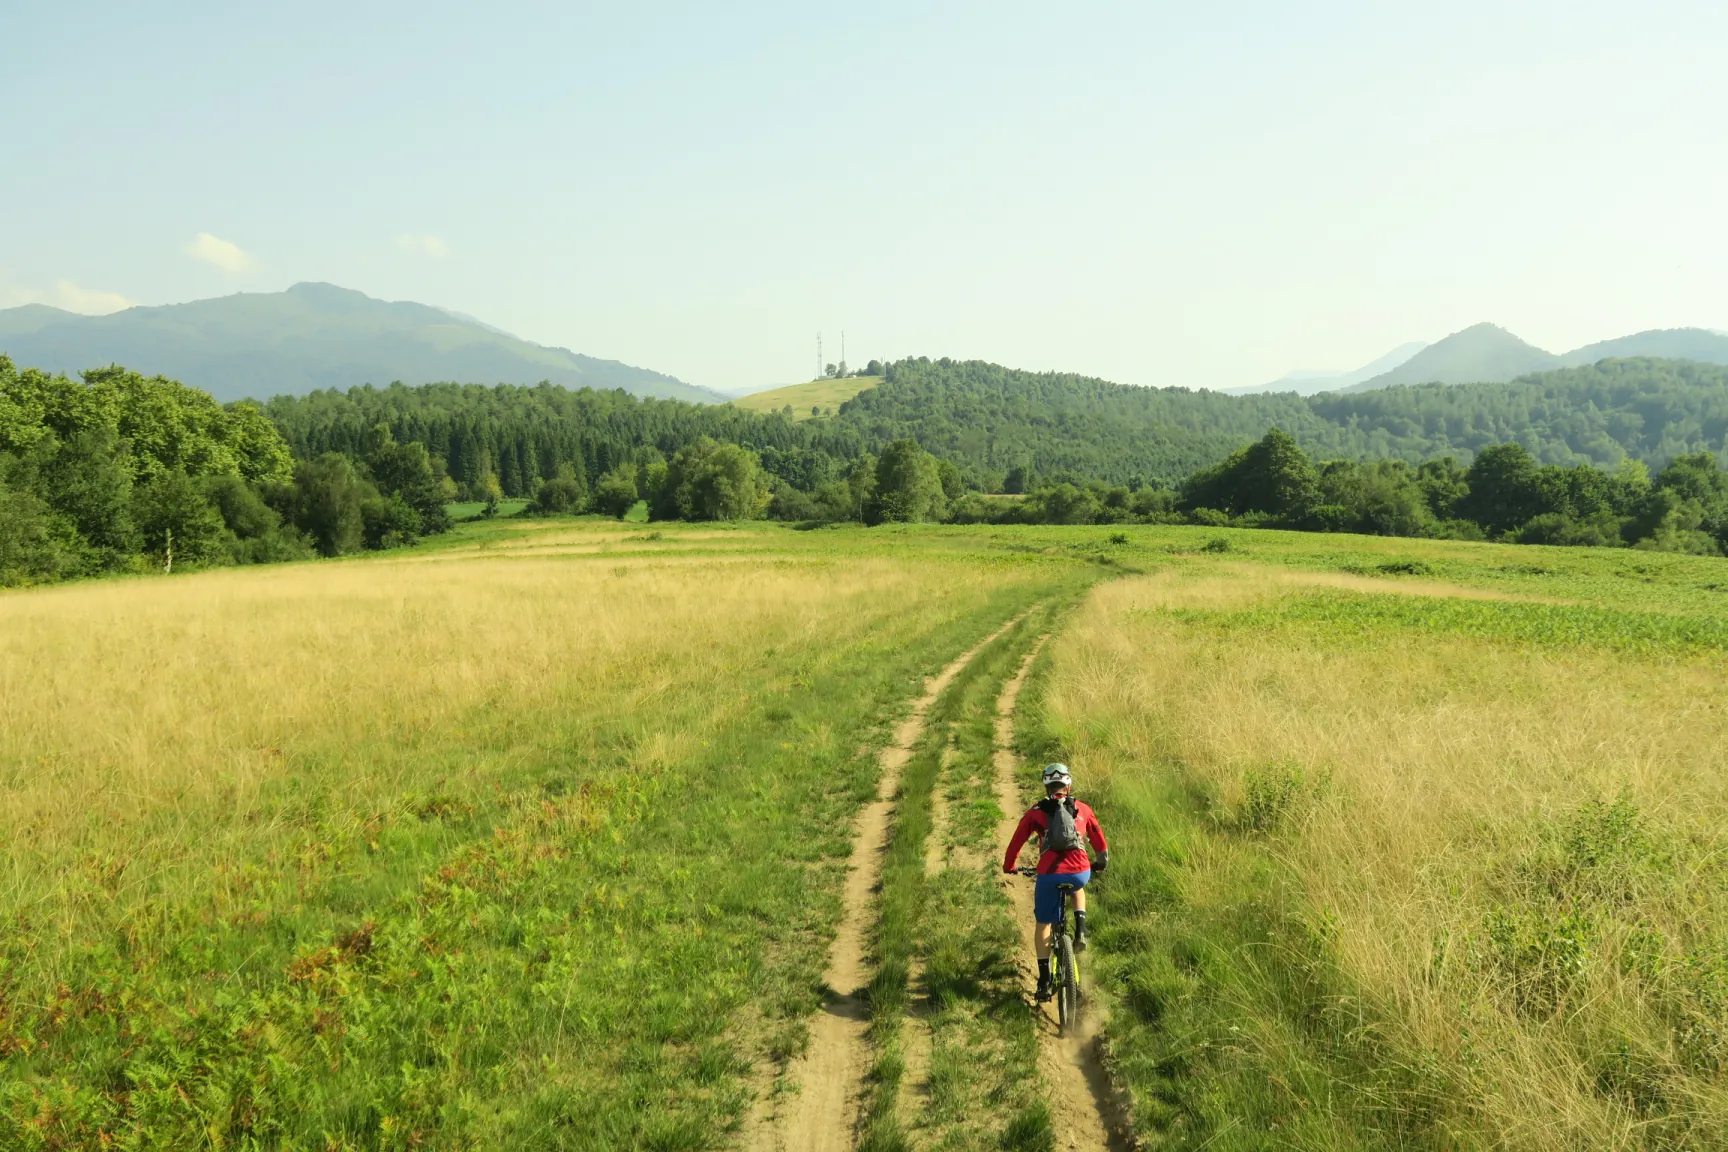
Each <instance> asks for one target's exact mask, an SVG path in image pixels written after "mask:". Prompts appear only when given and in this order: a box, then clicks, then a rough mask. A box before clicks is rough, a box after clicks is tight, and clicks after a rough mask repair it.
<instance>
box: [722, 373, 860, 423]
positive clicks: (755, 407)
mask: <svg viewBox="0 0 1728 1152" xmlns="http://www.w3.org/2000/svg"><path fill="white" fill-rule="evenodd" d="M880 383H882V377H880V376H841V377H828V378H824V379H821V380H809V381H806V382H805V383H803V384H787V385H785V386H784V387H781V388H770V389H768V390H767V391H765V392H752V393H750V395H748V396H740V397H738V398H737V399H736V400H734V401H732V403H733V404H736V405H737V406H738V407H740V408H742V409H744V410H745V411H747V412H761V413H764V414H768V413H773V412H783V411H785V410H786V409H787V408H790V409H792V419H794V420H814V419H818V418H820V417H826V416H833V415H834V414H836V413H837V412H839V411H840V405H842V404H844V403H846V401H848V400H850V399H852V397H854V396H856V395H858V393H860V392H863V391H865V390H866V389H869V388H874V387H876V385H878V384H880Z"/></svg>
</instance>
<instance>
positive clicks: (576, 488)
mask: <svg viewBox="0 0 1728 1152" xmlns="http://www.w3.org/2000/svg"><path fill="white" fill-rule="evenodd" d="M587 503H588V486H587V485H586V484H584V483H583V482H582V478H581V475H580V473H578V472H577V471H576V469H575V468H574V467H572V466H571V465H569V464H560V465H559V466H558V473H557V475H555V476H553V477H552V479H550V480H548V481H546V482H545V483H544V484H542V485H540V491H538V492H536V493H535V494H534V503H533V504H532V505H531V506H530V507H531V508H532V509H533V510H534V511H536V512H542V513H558V514H564V515H569V514H571V513H576V512H580V511H582V509H583V508H584V507H585V506H586V505H587ZM635 503H636V489H635V485H634V482H632V484H631V489H630V506H634V505H635ZM630 506H627V507H625V509H624V511H625V512H628V511H630Z"/></svg>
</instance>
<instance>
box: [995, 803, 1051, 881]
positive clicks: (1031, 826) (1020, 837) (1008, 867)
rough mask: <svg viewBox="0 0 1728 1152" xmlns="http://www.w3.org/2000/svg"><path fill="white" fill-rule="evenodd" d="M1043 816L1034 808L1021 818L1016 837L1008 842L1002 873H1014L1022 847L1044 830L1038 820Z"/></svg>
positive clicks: (1003, 858) (1016, 829)
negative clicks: (1035, 833)
mask: <svg viewBox="0 0 1728 1152" xmlns="http://www.w3.org/2000/svg"><path fill="white" fill-rule="evenodd" d="M1043 815H1044V814H1043V813H1042V812H1040V811H1038V809H1036V808H1033V809H1030V810H1029V811H1028V812H1027V813H1026V815H1024V816H1022V817H1020V824H1019V826H1018V827H1016V828H1015V829H1014V835H1013V837H1011V838H1010V839H1009V841H1008V854H1007V855H1006V856H1004V857H1002V871H1004V872H1012V871H1014V862H1015V861H1016V860H1018V859H1020V847H1021V845H1023V844H1025V843H1026V841H1027V840H1028V839H1029V838H1030V837H1031V835H1032V833H1034V832H1038V831H1041V830H1042V828H1041V826H1040V824H1039V823H1038V820H1037V819H1036V818H1037V817H1040V816H1043Z"/></svg>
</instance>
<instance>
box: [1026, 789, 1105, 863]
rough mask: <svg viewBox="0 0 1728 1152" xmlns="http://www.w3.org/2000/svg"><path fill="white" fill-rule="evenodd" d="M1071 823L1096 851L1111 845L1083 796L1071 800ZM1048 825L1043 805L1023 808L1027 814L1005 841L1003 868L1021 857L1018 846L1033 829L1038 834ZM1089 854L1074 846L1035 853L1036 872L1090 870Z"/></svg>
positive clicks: (1103, 849) (1027, 837)
mask: <svg viewBox="0 0 1728 1152" xmlns="http://www.w3.org/2000/svg"><path fill="white" fill-rule="evenodd" d="M1074 827H1075V828H1076V829H1077V830H1078V831H1079V833H1080V835H1081V837H1083V838H1084V839H1086V840H1088V841H1090V842H1091V844H1092V847H1093V848H1094V849H1095V850H1096V851H1099V852H1105V851H1108V850H1109V848H1110V846H1109V845H1108V844H1106V843H1105V842H1104V829H1103V828H1101V827H1100V826H1099V824H1098V817H1097V816H1096V815H1095V814H1094V813H1093V811H1092V806H1091V805H1090V804H1088V803H1086V801H1084V800H1076V801H1074ZM1049 828H1050V817H1048V816H1046V815H1045V814H1044V809H1042V808H1040V807H1039V806H1038V805H1036V804H1034V805H1033V806H1032V807H1031V808H1029V809H1027V810H1026V815H1024V816H1022V817H1020V826H1019V827H1018V828H1016V829H1014V836H1013V838H1012V839H1011V840H1009V841H1008V854H1007V855H1006V856H1004V857H1003V858H1002V870H1003V871H1004V872H1008V871H1011V870H1012V869H1013V868H1014V862H1015V861H1016V860H1018V859H1019V858H1020V846H1021V845H1023V844H1025V843H1026V841H1027V840H1028V839H1029V838H1030V837H1031V835H1032V834H1033V833H1034V832H1036V833H1037V834H1038V835H1039V836H1040V837H1042V836H1043V835H1044V833H1045V832H1046V831H1048V830H1049ZM1091 870H1092V858H1091V857H1090V856H1088V855H1086V849H1084V848H1076V849H1074V850H1073V851H1071V852H1045V853H1044V854H1043V855H1041V856H1039V857H1038V874H1039V875H1040V876H1047V875H1049V874H1050V873H1052V872H1064V873H1066V872H1090V871H1091Z"/></svg>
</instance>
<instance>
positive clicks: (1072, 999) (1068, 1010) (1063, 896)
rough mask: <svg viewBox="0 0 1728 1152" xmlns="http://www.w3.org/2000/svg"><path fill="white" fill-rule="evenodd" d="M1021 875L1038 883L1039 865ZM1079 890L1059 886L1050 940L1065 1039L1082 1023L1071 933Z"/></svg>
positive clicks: (1073, 886) (1024, 869)
mask: <svg viewBox="0 0 1728 1152" xmlns="http://www.w3.org/2000/svg"><path fill="white" fill-rule="evenodd" d="M1019 872H1020V875H1022V876H1030V877H1032V878H1033V883H1037V877H1038V869H1037V867H1036V866H1034V865H1025V866H1023V867H1021V868H1020V869H1019ZM1078 887H1079V885H1077V884H1058V885H1056V895H1057V899H1058V900H1060V901H1061V903H1060V904H1058V905H1057V918H1056V931H1055V933H1054V935H1053V938H1052V939H1051V941H1050V956H1051V960H1052V965H1051V972H1050V976H1051V979H1052V980H1053V981H1054V982H1055V985H1056V1024H1057V1030H1058V1032H1059V1034H1060V1035H1063V1036H1066V1035H1067V1034H1068V1029H1069V1028H1074V1027H1079V1024H1080V999H1081V994H1080V966H1079V965H1078V964H1077V963H1076V962H1075V960H1074V938H1073V937H1072V936H1070V935H1069V934H1068V894H1069V893H1070V892H1073V891H1074V890H1075V889H1076V888H1078Z"/></svg>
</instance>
